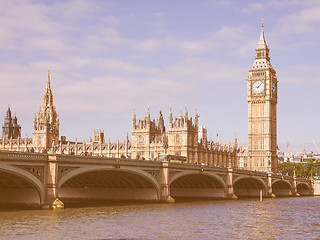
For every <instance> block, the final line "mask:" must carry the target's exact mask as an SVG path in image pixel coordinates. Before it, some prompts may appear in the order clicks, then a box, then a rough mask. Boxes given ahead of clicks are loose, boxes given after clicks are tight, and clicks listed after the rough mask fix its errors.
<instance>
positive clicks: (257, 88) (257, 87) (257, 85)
mask: <svg viewBox="0 0 320 240" xmlns="http://www.w3.org/2000/svg"><path fill="white" fill-rule="evenodd" d="M252 90H253V92H254V93H256V94H259V93H262V92H263V90H264V83H263V82H262V81H255V82H254V83H253V84H252Z"/></svg>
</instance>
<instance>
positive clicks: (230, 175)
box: [226, 168, 238, 199]
mask: <svg viewBox="0 0 320 240" xmlns="http://www.w3.org/2000/svg"><path fill="white" fill-rule="evenodd" d="M226 184H227V198H228V199H237V198H238V197H237V196H236V195H235V194H234V190H233V169H232V168H228V172H227V176H226Z"/></svg>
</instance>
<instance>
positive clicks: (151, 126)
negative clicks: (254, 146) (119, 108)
mask: <svg viewBox="0 0 320 240" xmlns="http://www.w3.org/2000/svg"><path fill="white" fill-rule="evenodd" d="M206 132H207V130H206V128H203V127H199V126H198V114H197V111H196V112H195V116H194V121H193V120H192V117H190V118H189V116H188V111H187V109H186V110H185V112H184V115H182V113H181V114H180V116H179V117H176V118H175V119H173V115H172V111H171V108H170V112H169V119H168V131H166V128H165V126H164V119H163V115H162V111H160V112H159V115H158V119H157V122H156V121H155V119H153V120H151V118H150V112H149V109H148V112H147V114H146V115H145V116H144V118H143V119H141V120H139V121H138V122H137V120H136V114H135V112H134V113H133V119H132V147H131V154H132V158H137V159H150V160H157V159H158V158H159V156H161V155H164V154H168V155H174V156H184V157H186V160H187V162H189V163H205V164H209V165H216V166H224V167H227V166H230V165H231V166H232V167H237V151H238V149H237V140H236V139H235V140H234V144H233V146H231V144H230V143H229V145H228V146H227V145H226V144H224V145H222V144H220V143H214V142H213V141H208V140H207V138H206ZM199 133H202V134H199ZM199 135H201V138H199Z"/></svg>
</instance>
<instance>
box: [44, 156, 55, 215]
mask: <svg viewBox="0 0 320 240" xmlns="http://www.w3.org/2000/svg"><path fill="white" fill-rule="evenodd" d="M57 182H58V162H57V158H56V156H55V155H49V156H48V163H47V168H46V171H45V188H44V191H45V193H44V196H45V197H44V201H43V203H42V208H45V209H51V208H53V205H54V204H53V203H54V201H55V200H56V199H57V197H58V186H57Z"/></svg>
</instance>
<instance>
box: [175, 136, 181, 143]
mask: <svg viewBox="0 0 320 240" xmlns="http://www.w3.org/2000/svg"><path fill="white" fill-rule="evenodd" d="M180 141H181V139H180V135H179V134H177V135H176V143H180Z"/></svg>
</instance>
